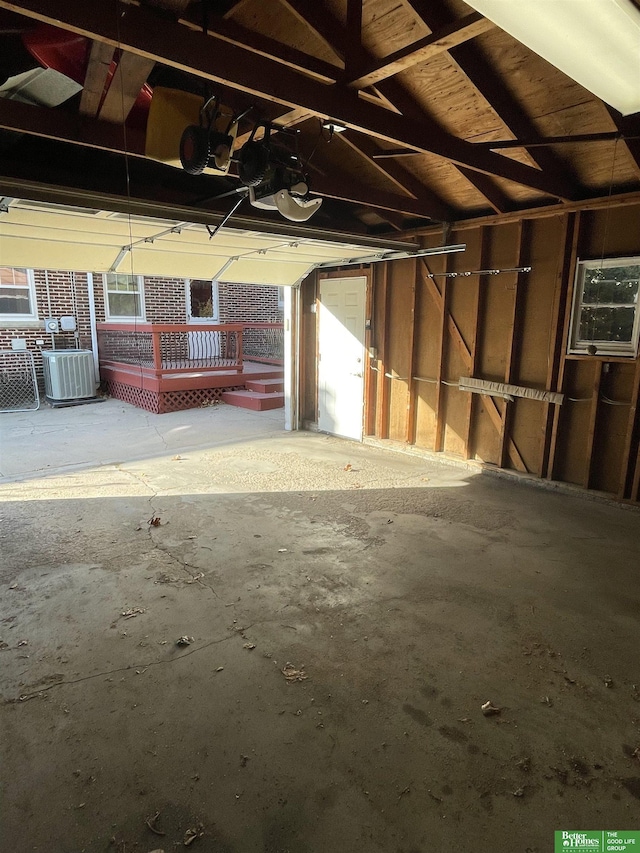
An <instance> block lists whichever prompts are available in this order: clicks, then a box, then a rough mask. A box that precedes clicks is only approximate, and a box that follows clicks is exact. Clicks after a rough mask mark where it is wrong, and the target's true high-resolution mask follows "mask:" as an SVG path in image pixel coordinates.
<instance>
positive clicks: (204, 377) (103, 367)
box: [97, 322, 284, 392]
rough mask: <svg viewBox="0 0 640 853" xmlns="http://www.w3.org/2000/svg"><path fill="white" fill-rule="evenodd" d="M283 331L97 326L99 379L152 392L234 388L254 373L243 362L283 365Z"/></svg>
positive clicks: (251, 326)
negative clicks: (239, 380)
mask: <svg viewBox="0 0 640 853" xmlns="http://www.w3.org/2000/svg"><path fill="white" fill-rule="evenodd" d="M283 328H284V326H283V324H282V323H197V324H196V323H190V324H187V323H143V322H135V323H134V322H128V323H123V322H120V323H112V322H107V323H98V324H97V331H98V353H99V362H100V372H101V376H102V378H103V379H104V380H105V381H107V382H119V383H123V384H126V385H131V386H133V387H137V388H144V389H146V390H149V391H152V392H163V391H182V390H187V389H197V388H200V389H202V388H214V387H223V386H229V385H234V384H235V385H237V384H238V374H242V373H243V372H251V373H252V374H255V372H256V367H258V369H259V366H258V365H253V364H252V365H251V367H249V365H246V363H245V359H247V360H249V361H251V362H262V363H265V364H266V365H278V364H280V365H281V364H283V363H284V361H283V358H282V356H283V340H284V337H283ZM265 369H267V368H266V367H265ZM272 369H273V368H272Z"/></svg>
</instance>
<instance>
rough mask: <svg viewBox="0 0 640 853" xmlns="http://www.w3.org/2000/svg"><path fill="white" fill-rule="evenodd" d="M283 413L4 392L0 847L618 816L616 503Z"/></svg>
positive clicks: (627, 824) (483, 828) (176, 844)
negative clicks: (381, 444)
mask: <svg viewBox="0 0 640 853" xmlns="http://www.w3.org/2000/svg"><path fill="white" fill-rule="evenodd" d="M281 420H282V413H281V412H265V413H260V414H257V413H252V412H244V411H239V410H237V409H232V408H230V407H225V406H218V407H212V408H209V409H202V410H197V411H193V412H188V413H177V414H175V415H161V416H152V415H147V414H145V413H144V412H141V411H139V410H136V409H133V408H131V407H129V406H126V405H125V404H121V403H118V402H117V401H114V400H111V401H108V402H107V403H104V404H100V405H97V406H87V407H83V408H77V409H66V410H58V411H51V410H43V411H40V412H36V413H31V414H21V415H18V414H14V415H5V416H3V417H2V421H1V424H0V426H1V429H2V432H1V435H2V461H1V462H0V469H1V470H2V474H3V475H4V480H3V482H2V486H1V489H0V499H1V502H0V512H1V515H2V522H1V524H0V536H1V537H2V541H1V543H0V544H1V548H2V567H1V572H0V588H1V589H2V596H1V613H0V641H1V642H2V651H0V660H1V661H2V664H3V666H2V670H1V674H0V691H1V696H2V704H1V705H0V728H1V731H2V737H1V741H0V781H1V784H2V790H3V793H2V797H1V800H0V826H1V827H2V829H1V832H2V838H3V841H2V845H1V846H2V849H3V850H7V851H9V850H10V851H12V853H22V851H25V853H26V851H34V850H37V851H48V853H79V851H88V853H89V851H90V853H102V851H105V853H107V851H117V853H149V851H151V850H156V849H161V850H164V851H165V853H169V851H177V850H179V849H185V848H184V838H185V832H186V831H187V830H188V829H190V828H198V827H199V826H201V827H202V828H203V830H204V835H202V836H201V837H198V838H196V840H195V841H194V842H193V844H192V845H190V848H191V849H192V850H194V851H200V853H205V851H211V853H213V851H216V853H320V851H332V853H352V851H356V850H362V851H385V853H449V851H452V852H453V851H462V852H463V853H474V851H479V850H490V851H492V853H527V851H528V853H532V852H533V851H535V853H543V851H544V853H547V851H551V850H552V849H553V831H554V830H561V829H572V830H575V829H637V828H639V827H640V802H639V801H640V759H639V758H638V753H636V755H635V756H634V754H633V753H634V750H636V749H637V748H638V747H640V660H639V657H638V648H639V613H640V610H639V607H638V605H639V603H640V586H639V584H638V566H639V560H638V545H639V542H640V534H639V524H638V521H639V516H638V514H637V512H634V511H631V510H625V509H622V508H618V507H613V506H610V505H606V504H601V503H597V502H592V501H587V500H583V499H579V498H574V497H570V496H565V495H560V494H556V493H549V492H546V491H542V490H538V489H534V488H530V487H525V486H522V485H518V484H515V483H511V482H505V481H504V480H499V479H496V478H493V477H490V476H486V475H481V474H476V473H474V472H472V471H468V470H464V469H459V468H452V467H445V466H440V465H437V464H435V463H430V462H425V461H424V460H420V459H417V458H413V457H408V456H404V455H399V454H394V453H391V452H386V451H383V450H376V449H372V448H367V447H364V446H361V445H357V444H354V443H350V442H346V441H340V440H338V439H333V438H328V437H326V436H322V435H314V434H309V433H298V434H287V433H285V432H283V431H282V429H281ZM151 519H157V526H154V525H153V524H150V523H149V522H150V520H151ZM181 636H186V637H188V638H191V639H190V640H189V643H190V644H189V645H185V646H178V645H176V640H177V639H178V638H179V637H181ZM254 646H255V647H254ZM288 664H291V666H292V667H293V668H294V669H295V670H298V671H300V673H301V674H300V678H301V679H303V680H300V681H291V682H289V681H288V680H287V678H286V677H285V675H284V674H283V669H284V670H285V671H287V665H288ZM302 673H304V675H303V674H302ZM609 679H610V681H609ZM634 685H637V687H636V686H634ZM488 700H490V701H491V702H492V703H494V705H496V706H498V707H500V708H501V709H502V710H501V713H500V714H499V715H495V716H489V717H485V716H483V714H482V711H481V705H482V704H483V703H484V702H486V701H488ZM156 813H159V817H158V818H157V821H156V822H155V823H154V822H153V817H154V816H155V815H156ZM147 819H149V821H150V823H151V825H152V826H153V827H155V828H156V830H157V832H161V833H164V834H163V835H162V836H160V835H157V834H154V833H153V832H152V831H151V830H150V829H149V828H148V827H147V825H146V824H145V821H146V820H147Z"/></svg>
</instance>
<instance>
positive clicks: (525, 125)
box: [407, 0, 580, 197]
mask: <svg viewBox="0 0 640 853" xmlns="http://www.w3.org/2000/svg"><path fill="white" fill-rule="evenodd" d="M407 2H408V3H409V5H410V6H411V7H412V8H413V10H414V11H415V13H416V14H417V15H418V17H419V18H421V20H422V21H423V22H424V23H425V24H426V25H427V27H428V28H429V29H430V30H431V31H432V32H437V31H438V30H439V29H440V28H442V27H444V26H447V24H448V23H451V20H452V17H451V16H450V15H449V14H448V13H447V12H446V10H445V8H444V6H442V5H440V4H435V3H432V2H430V0H407ZM449 57H450V58H451V60H452V62H453V63H454V64H455V66H456V67H457V69H458V70H459V71H460V72H461V73H462V74H464V75H465V76H466V77H467V79H468V80H469V82H470V83H471V84H472V85H473V86H474V87H475V88H476V90H477V91H478V92H479V93H480V94H481V95H482V97H483V98H484V99H485V101H486V102H487V103H488V104H489V106H490V107H491V108H492V109H493V111H494V112H495V113H496V114H497V116H498V117H499V118H500V120H501V121H502V122H503V124H504V125H505V126H506V127H507V128H508V129H509V130H510V131H511V133H513V135H514V136H515V137H516V138H519V137H523V138H525V139H526V138H527V137H528V138H531V137H535V136H538V135H539V134H538V130H537V128H536V126H535V124H534V123H533V121H532V120H531V119H530V118H529V116H528V115H527V114H526V112H525V111H524V109H523V108H522V106H521V105H520V104H519V102H518V101H517V100H516V98H515V97H514V96H513V95H512V94H511V93H510V91H509V89H508V87H507V85H505V81H504V80H503V79H501V78H500V76H499V75H498V73H497V72H496V71H495V70H494V69H493V67H492V65H491V63H490V62H489V61H488V60H487V59H486V57H485V55H484V53H483V52H482V50H481V49H480V48H479V47H478V46H477V45H475V44H472V43H471V42H467V43H465V44H461V45H458V46H457V47H455V48H453V49H452V50H451V51H450V52H449ZM530 156H531V157H532V159H533V160H534V162H536V163H537V164H538V166H540V168H541V169H542V170H543V171H544V173H545V174H546V175H548V176H549V178H550V179H552V180H560V181H562V182H563V183H564V184H565V185H567V184H569V185H571V187H572V189H571V190H570V191H569V195H573V197H576V195H579V194H580V188H579V187H577V186H576V185H575V180H574V179H573V177H572V176H571V175H570V174H569V172H568V169H567V166H566V165H565V164H564V163H562V161H561V160H559V159H558V157H557V156H556V155H555V154H554V153H553V152H552V151H548V150H546V149H539V150H537V151H535V152H533V153H531V154H530Z"/></svg>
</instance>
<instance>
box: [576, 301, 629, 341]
mask: <svg viewBox="0 0 640 853" xmlns="http://www.w3.org/2000/svg"><path fill="white" fill-rule="evenodd" d="M634 318H635V310H634V308H633V306H629V307H620V308H591V307H583V308H582V311H581V312H580V332H579V339H580V340H581V341H620V342H625V343H630V342H631V341H632V340H633V321H634Z"/></svg>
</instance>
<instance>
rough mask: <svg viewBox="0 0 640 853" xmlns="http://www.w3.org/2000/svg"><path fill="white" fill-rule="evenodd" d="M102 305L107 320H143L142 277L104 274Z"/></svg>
mask: <svg viewBox="0 0 640 853" xmlns="http://www.w3.org/2000/svg"><path fill="white" fill-rule="evenodd" d="M104 303H105V313H106V316H107V319H108V320H144V285H143V280H142V276H140V275H120V273H110V272H109V273H106V274H105V276H104Z"/></svg>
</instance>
